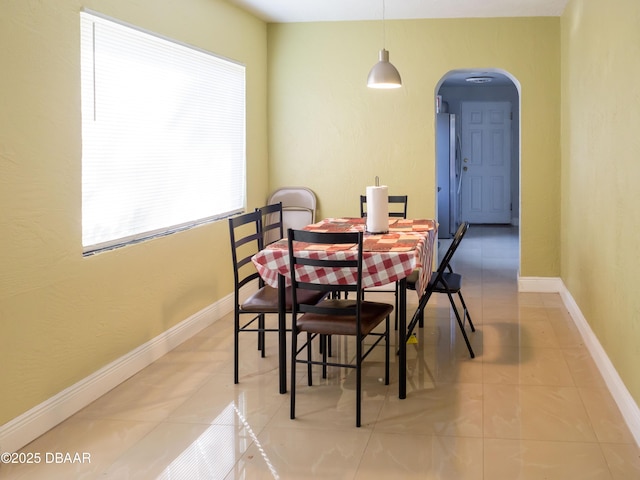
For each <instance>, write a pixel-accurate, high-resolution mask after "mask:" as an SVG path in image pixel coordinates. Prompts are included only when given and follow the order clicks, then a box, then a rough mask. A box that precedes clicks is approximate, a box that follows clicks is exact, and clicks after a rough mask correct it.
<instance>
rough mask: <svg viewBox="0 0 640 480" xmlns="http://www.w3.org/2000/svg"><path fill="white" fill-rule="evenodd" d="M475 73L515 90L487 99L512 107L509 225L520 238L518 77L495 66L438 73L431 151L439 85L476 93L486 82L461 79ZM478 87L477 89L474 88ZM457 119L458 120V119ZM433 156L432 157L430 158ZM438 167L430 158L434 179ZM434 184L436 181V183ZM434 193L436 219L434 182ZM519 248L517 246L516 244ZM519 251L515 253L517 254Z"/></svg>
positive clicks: (484, 86)
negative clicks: (509, 94) (511, 199)
mask: <svg viewBox="0 0 640 480" xmlns="http://www.w3.org/2000/svg"><path fill="white" fill-rule="evenodd" d="M477 76H487V77H492V78H494V79H496V81H498V80H500V81H501V83H502V82H503V83H504V84H505V85H507V86H511V87H513V88H515V90H516V96H517V99H516V100H515V101H514V100H513V99H512V98H506V97H505V96H502V97H496V98H491V99H489V101H493V100H509V101H511V102H512V108H513V112H514V115H513V126H512V135H511V137H512V138H511V146H512V148H511V155H512V159H513V160H512V167H514V168H512V178H511V188H512V192H513V191H514V189H515V192H517V193H514V194H513V195H512V198H513V203H514V207H517V208H514V209H513V210H514V215H512V218H511V224H512V225H516V226H518V234H519V235H518V237H520V230H521V228H522V225H521V215H522V208H521V207H522V191H521V185H522V150H521V145H522V122H521V119H522V88H521V85H520V82H519V81H518V79H517V78H516V77H515V76H514V75H512V74H511V73H509V72H508V71H506V70H503V69H499V68H486V69H483V70H481V71H479V70H478V69H471V68H469V69H455V70H450V71H448V72H446V73H445V74H443V75H442V77H441V78H440V80H439V81H438V82H437V84H436V85H435V88H434V107H435V108H434V113H433V123H434V131H433V134H432V135H433V139H434V151H435V148H436V147H435V135H436V132H435V125H436V115H437V113H438V112H439V111H441V109H442V107H443V99H442V97H441V96H440V94H441V88H443V85H444V86H445V87H447V86H448V85H449V84H450V83H451V82H454V85H455V87H454V88H461V89H462V88H467V89H474V92H478V91H480V90H479V89H482V88H487V84H478V85H475V84H473V83H466V82H465V80H466V78H469V77H477ZM488 88H492V87H488ZM475 89H478V90H475ZM445 100H446V98H445ZM470 100H478V98H473V99H470ZM480 100H482V101H483V100H484V99H480ZM449 113H456V114H458V115H457V118H458V119H460V115H459V113H460V112H458V111H449ZM460 120H461V119H460ZM459 128H460V125H459V124H458V129H459ZM434 158H435V157H434ZM437 169H438V166H437V162H435V161H434V178H438V176H437V175H438V170H437ZM436 184H437V182H436ZM434 190H435V191H434V196H435V212H436V213H435V214H436V218H437V214H438V192H437V185H436V188H435V189H434ZM520 248H521V247H520ZM520 253H521V252H519V254H520Z"/></svg>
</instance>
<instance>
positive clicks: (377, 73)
mask: <svg viewBox="0 0 640 480" xmlns="http://www.w3.org/2000/svg"><path fill="white" fill-rule="evenodd" d="M401 86H402V79H401V78H400V73H398V70H397V69H396V67H394V66H393V65H392V64H391V63H389V52H388V51H387V50H385V49H384V48H383V49H382V50H380V55H379V60H378V63H376V64H375V65H374V66H373V68H372V69H371V71H370V72H369V77H368V78H367V87H371V88H400V87H401Z"/></svg>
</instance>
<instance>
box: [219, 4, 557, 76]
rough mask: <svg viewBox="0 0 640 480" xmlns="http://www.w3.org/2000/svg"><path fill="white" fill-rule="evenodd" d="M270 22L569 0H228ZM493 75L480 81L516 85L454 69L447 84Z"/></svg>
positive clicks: (541, 11)
mask: <svg viewBox="0 0 640 480" xmlns="http://www.w3.org/2000/svg"><path fill="white" fill-rule="evenodd" d="M228 1H229V2H230V3H233V4H235V5H237V6H239V7H241V8H243V9H244V10H247V11H249V12H251V13H253V14H254V15H256V16H257V17H258V18H261V19H262V20H264V21H266V22H270V23H292V22H340V21H358V20H381V19H382V17H383V6H384V18H385V19H387V20H394V19H416V18H476V17H557V16H560V15H562V12H563V11H564V9H565V7H566V6H567V3H568V1H569V0H377V1H376V0H228ZM478 76H481V77H490V78H491V81H490V82H487V83H483V84H480V85H486V86H490V85H491V86H499V85H512V82H511V80H510V79H509V78H508V77H506V76H505V75H503V74H502V73H500V72H491V71H460V72H450V73H449V74H448V75H447V76H446V81H445V83H444V84H443V86H468V85H473V84H470V83H468V82H467V80H466V79H467V78H469V77H478Z"/></svg>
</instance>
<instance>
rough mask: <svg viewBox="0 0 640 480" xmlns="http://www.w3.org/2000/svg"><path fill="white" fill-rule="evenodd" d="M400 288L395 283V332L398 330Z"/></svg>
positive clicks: (398, 284) (397, 283)
mask: <svg viewBox="0 0 640 480" xmlns="http://www.w3.org/2000/svg"><path fill="white" fill-rule="evenodd" d="M399 288H400V283H399V282H396V291H395V296H396V308H395V309H394V314H395V317H396V323H395V330H398V293H399V292H398V289H399Z"/></svg>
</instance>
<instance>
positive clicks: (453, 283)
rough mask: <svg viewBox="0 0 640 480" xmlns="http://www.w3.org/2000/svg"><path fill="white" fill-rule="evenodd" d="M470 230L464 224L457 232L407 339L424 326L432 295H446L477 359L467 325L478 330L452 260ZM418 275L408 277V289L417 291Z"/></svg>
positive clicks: (430, 282)
mask: <svg viewBox="0 0 640 480" xmlns="http://www.w3.org/2000/svg"><path fill="white" fill-rule="evenodd" d="M468 229H469V223H468V222H462V223H461V224H460V226H459V227H458V230H457V231H456V234H455V236H454V237H453V240H452V241H451V245H449V248H448V249H447V252H446V253H445V255H444V257H443V258H442V261H441V262H440V265H439V266H438V270H436V271H435V272H433V273H432V274H431V279H430V281H429V284H428V285H427V287H426V290H425V292H424V294H423V295H422V297H420V302H419V304H418V308H417V310H416V312H415V314H414V315H413V318H412V319H411V321H410V322H409V325H408V327H407V338H409V337H410V336H411V334H412V332H413V329H414V328H415V326H416V324H417V323H418V322H420V326H422V321H423V318H424V309H425V307H426V306H427V302H428V301H429V299H430V298H431V295H432V294H434V293H444V294H446V295H447V296H448V297H449V303H450V304H451V308H452V309H453V312H454V314H455V316H456V320H457V322H458V326H459V327H460V331H461V332H462V337H463V338H464V341H465V343H466V344H467V349H468V350H469V355H471V358H474V357H475V353H474V352H473V348H471V343H470V342H469V338H468V337H467V332H466V330H465V323H466V322H469V327H470V328H471V331H472V332H475V331H476V329H475V327H474V326H473V322H472V321H471V316H470V315H469V309H468V308H467V304H466V303H465V301H464V297H463V296H462V275H460V274H459V273H455V272H454V271H453V268H452V267H451V259H452V258H453V254H454V253H455V252H456V250H457V249H458V247H459V246H460V242H462V239H463V237H464V235H465V233H467V230H468ZM418 275H419V271H417V270H416V271H414V272H412V273H411V275H409V276H408V277H407V288H408V289H410V290H416V288H417V283H418ZM454 294H457V295H458V298H459V299H460V302H461V304H462V311H463V315H460V312H459V310H458V307H457V306H456V302H455V300H454V298H453V295H454Z"/></svg>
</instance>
